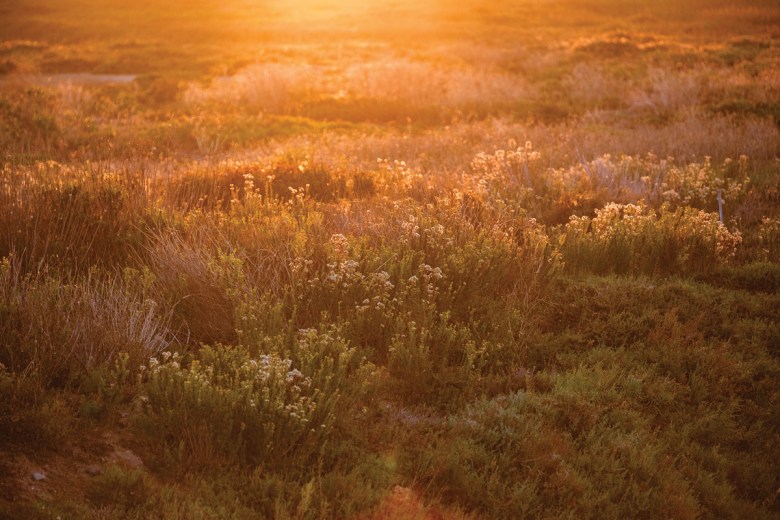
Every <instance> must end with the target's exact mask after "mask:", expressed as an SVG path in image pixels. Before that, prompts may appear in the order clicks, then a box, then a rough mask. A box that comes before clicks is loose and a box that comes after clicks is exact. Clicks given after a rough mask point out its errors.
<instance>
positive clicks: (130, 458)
mask: <svg viewBox="0 0 780 520" xmlns="http://www.w3.org/2000/svg"><path fill="white" fill-rule="evenodd" d="M114 456H115V457H116V459H117V460H118V461H119V462H120V463H122V464H124V465H125V466H127V467H128V468H130V469H141V468H143V467H144V463H143V461H142V460H141V458H140V457H139V456H138V455H136V454H135V453H133V452H132V451H130V450H128V449H118V450H116V451H115V452H114Z"/></svg>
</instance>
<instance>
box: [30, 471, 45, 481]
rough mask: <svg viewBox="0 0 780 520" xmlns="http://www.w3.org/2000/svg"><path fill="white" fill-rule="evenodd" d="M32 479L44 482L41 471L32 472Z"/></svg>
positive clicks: (43, 475)
mask: <svg viewBox="0 0 780 520" xmlns="http://www.w3.org/2000/svg"><path fill="white" fill-rule="evenodd" d="M32 478H33V480H35V481H38V482H40V481H41V480H46V474H45V473H44V472H43V471H34V472H33V474H32Z"/></svg>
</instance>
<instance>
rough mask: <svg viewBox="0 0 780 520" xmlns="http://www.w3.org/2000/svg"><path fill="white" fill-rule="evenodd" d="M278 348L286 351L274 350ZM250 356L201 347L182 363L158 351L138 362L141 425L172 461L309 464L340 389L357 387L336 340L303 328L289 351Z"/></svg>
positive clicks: (346, 351) (346, 353)
mask: <svg viewBox="0 0 780 520" xmlns="http://www.w3.org/2000/svg"><path fill="white" fill-rule="evenodd" d="M281 350H285V349H281ZM288 353H289V355H290V357H292V358H294V359H295V363H294V362H293V359H290V358H282V357H280V356H279V354H277V353H270V354H259V355H255V356H252V355H250V353H249V351H248V350H247V349H246V348H244V347H238V346H233V347H230V346H221V345H217V346H215V347H203V348H202V349H201V350H200V351H199V352H198V354H197V356H195V357H194V358H193V359H191V360H188V361H187V362H186V365H185V366H182V362H183V360H182V357H181V356H180V355H178V354H176V353H174V354H171V353H170V352H167V351H166V352H164V353H163V354H162V356H161V357H160V358H157V357H153V358H150V360H149V363H148V365H145V366H143V367H142V370H141V373H142V380H143V397H142V399H143V401H144V410H145V412H144V425H145V427H146V429H147V430H148V431H149V432H150V435H153V436H155V437H159V438H165V439H168V442H167V445H166V446H163V447H162V448H164V449H165V450H167V451H168V453H169V455H171V456H172V457H173V458H174V460H180V461H183V462H188V463H191V464H194V465H196V466H197V465H209V464H215V463H217V462H219V461H230V462H241V463H248V464H253V465H261V466H263V467H268V468H273V469H276V470H280V469H284V468H285V467H287V468H288V470H289V468H291V467H300V466H298V465H305V464H310V463H313V462H314V461H315V460H316V458H317V456H318V455H320V456H321V455H322V453H321V450H322V449H323V447H324V445H325V441H326V440H327V439H328V437H329V436H330V434H331V432H332V428H333V423H334V421H335V420H336V417H337V415H338V410H337V406H338V404H339V399H340V395H341V392H343V391H344V390H345V389H347V388H352V389H357V388H359V387H360V384H359V383H358V382H357V381H354V380H353V381H348V376H350V375H352V377H356V376H354V372H355V370H354V368H352V370H350V364H351V362H352V357H353V356H354V352H353V351H351V350H349V349H348V348H347V347H346V346H345V345H344V344H343V340H340V339H338V338H336V337H331V336H330V335H328V334H322V335H318V334H317V332H316V331H302V332H301V333H300V338H299V339H298V340H297V341H296V342H295V343H294V344H293V345H292V346H291V347H290V349H289V352H288Z"/></svg>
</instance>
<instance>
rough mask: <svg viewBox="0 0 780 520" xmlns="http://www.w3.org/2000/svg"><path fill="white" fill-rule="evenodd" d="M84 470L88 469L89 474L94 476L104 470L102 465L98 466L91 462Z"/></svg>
mask: <svg viewBox="0 0 780 520" xmlns="http://www.w3.org/2000/svg"><path fill="white" fill-rule="evenodd" d="M84 471H86V472H87V474H88V475H90V476H92V477H95V476H97V475H100V473H102V471H101V470H100V466H98V465H97V464H90V465H89V466H87V467H86V468H84Z"/></svg>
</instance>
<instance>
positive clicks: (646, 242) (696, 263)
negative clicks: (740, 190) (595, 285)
mask: <svg viewBox="0 0 780 520" xmlns="http://www.w3.org/2000/svg"><path fill="white" fill-rule="evenodd" d="M659 213H660V215H659V214H657V213H656V212H655V211H654V210H653V209H651V208H648V207H647V206H645V205H644V204H643V203H639V204H626V205H621V204H614V203H610V204H607V205H606V206H604V207H603V208H602V209H598V210H596V215H595V217H593V218H590V217H575V216H572V217H571V218H570V219H569V223H568V224H567V225H566V228H565V230H564V233H563V234H562V235H561V238H560V242H561V243H562V246H561V247H562V251H563V258H564V261H565V262H566V263H567V265H568V266H569V267H570V268H571V269H573V270H577V269H581V268H583V267H584V268H586V269H589V270H591V271H592V272H596V273H613V272H614V273H620V274H624V273H647V274H669V273H683V272H704V271H706V270H708V269H710V268H712V267H714V266H715V265H717V264H718V263H721V262H726V261H728V260H729V259H730V258H732V257H733V256H734V253H735V251H736V247H737V246H738V245H739V244H740V242H741V241H742V237H741V235H740V233H739V231H735V232H731V231H729V230H728V229H727V228H726V226H724V225H723V224H722V223H721V222H719V221H718V217H717V215H715V214H714V213H705V212H703V211H701V210H697V209H694V208H690V207H687V206H684V207H681V208H678V209H676V210H671V209H670V207H669V206H667V205H664V206H662V207H661V210H660V211H659Z"/></svg>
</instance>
